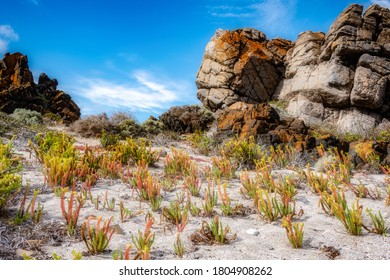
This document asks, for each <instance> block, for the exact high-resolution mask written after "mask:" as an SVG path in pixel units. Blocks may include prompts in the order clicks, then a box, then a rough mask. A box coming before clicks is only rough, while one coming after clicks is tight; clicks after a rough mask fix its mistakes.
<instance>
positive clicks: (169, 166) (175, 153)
mask: <svg viewBox="0 0 390 280" xmlns="http://www.w3.org/2000/svg"><path fill="white" fill-rule="evenodd" d="M191 165H192V163H191V159H190V156H189V155H188V153H186V152H185V151H183V150H180V149H175V148H171V154H170V155H169V154H168V155H167V156H166V157H165V165H164V174H165V176H166V177H183V176H185V175H188V174H189V170H190V169H191V168H192V169H193V167H192V166H191Z"/></svg>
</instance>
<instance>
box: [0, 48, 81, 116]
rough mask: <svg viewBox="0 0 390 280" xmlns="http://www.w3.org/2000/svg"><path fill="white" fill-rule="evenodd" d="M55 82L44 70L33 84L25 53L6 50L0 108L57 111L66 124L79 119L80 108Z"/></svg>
mask: <svg viewBox="0 0 390 280" xmlns="http://www.w3.org/2000/svg"><path fill="white" fill-rule="evenodd" d="M57 85H58V82H57V80H56V79H50V78H49V77H48V76H47V75H46V74H44V73H43V74H41V75H40V77H39V80H38V84H35V83H34V79H33V75H32V73H31V71H30V70H29V68H28V59H27V56H24V55H22V54H21V53H14V54H8V53H7V54H6V55H5V56H4V58H3V60H0V111H3V112H6V113H12V112H13V111H14V110H15V109H17V108H24V109H30V110H34V111H38V112H40V113H42V114H46V113H53V114H57V115H59V116H60V117H61V118H62V119H63V121H64V122H65V123H71V122H73V121H75V120H77V119H79V117H80V108H79V107H78V106H77V105H76V103H74V101H73V100H72V99H71V97H70V95H68V94H66V93H65V92H63V91H60V90H57Z"/></svg>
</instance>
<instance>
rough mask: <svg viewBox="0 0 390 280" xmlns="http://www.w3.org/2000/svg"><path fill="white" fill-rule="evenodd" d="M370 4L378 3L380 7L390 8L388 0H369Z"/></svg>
mask: <svg viewBox="0 0 390 280" xmlns="http://www.w3.org/2000/svg"><path fill="white" fill-rule="evenodd" d="M371 3H372V4H378V5H380V6H382V7H386V8H389V9H390V1H389V0H371Z"/></svg>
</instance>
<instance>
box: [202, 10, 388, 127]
mask: <svg viewBox="0 0 390 280" xmlns="http://www.w3.org/2000/svg"><path fill="white" fill-rule="evenodd" d="M389 78H390V10H388V9H386V8H383V7H380V6H378V5H372V6H370V7H369V8H368V9H367V10H366V11H365V12H364V13H363V7H362V6H360V5H356V4H354V5H351V6H349V7H348V8H347V9H345V10H344V11H343V12H342V13H341V14H340V16H339V17H338V18H337V19H336V20H335V22H334V23H333V24H332V26H331V27H330V29H329V31H328V33H327V34H324V33H322V32H311V31H307V32H304V33H301V34H300V35H299V36H298V38H297V40H296V42H294V43H290V42H289V41H285V40H282V39H276V40H270V41H267V40H266V37H265V35H264V34H263V33H261V32H260V31H256V30H253V29H239V30H235V31H217V33H216V34H215V36H214V37H213V38H212V39H211V41H210V42H209V44H208V45H207V47H206V51H205V55H204V58H203V62H202V65H201V67H200V70H199V72H198V75H197V80H196V84H197V87H198V93H197V94H198V98H199V99H200V100H201V101H202V102H203V104H204V105H205V106H206V107H207V108H209V109H211V110H213V111H214V112H215V111H217V112H218V113H220V111H221V110H224V109H226V108H228V107H229V106H230V105H232V104H233V103H236V102H238V101H243V102H246V103H254V104H256V103H261V102H264V101H267V100H270V99H274V98H275V99H280V100H284V101H287V102H288V107H287V111H288V113H289V114H290V115H291V116H292V117H294V118H299V119H302V120H303V121H304V122H305V123H306V124H307V125H310V126H311V125H322V124H330V125H333V126H335V127H336V128H337V130H338V131H339V132H340V133H346V132H351V133H358V134H367V133H370V132H372V131H373V129H374V128H376V127H377V126H378V125H380V124H381V123H388V122H389V119H390V86H389V81H388V80H389Z"/></svg>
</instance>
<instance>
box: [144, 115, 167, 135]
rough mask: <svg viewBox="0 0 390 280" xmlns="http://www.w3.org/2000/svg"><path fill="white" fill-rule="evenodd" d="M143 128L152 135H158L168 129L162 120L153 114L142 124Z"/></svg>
mask: <svg viewBox="0 0 390 280" xmlns="http://www.w3.org/2000/svg"><path fill="white" fill-rule="evenodd" d="M141 128H142V130H143V131H144V132H145V133H146V134H150V135H157V134H159V133H161V132H163V131H164V130H165V129H166V128H165V125H164V124H163V123H162V122H160V121H159V120H157V119H156V118H154V117H152V116H151V117H150V118H149V119H147V120H146V121H144V122H143V123H142V124H141Z"/></svg>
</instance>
